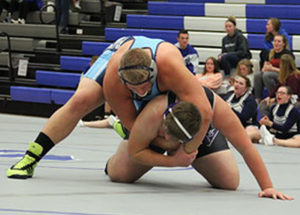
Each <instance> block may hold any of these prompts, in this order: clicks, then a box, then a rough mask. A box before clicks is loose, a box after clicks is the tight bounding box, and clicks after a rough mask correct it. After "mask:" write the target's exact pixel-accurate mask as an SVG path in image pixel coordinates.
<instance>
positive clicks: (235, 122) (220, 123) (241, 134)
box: [213, 96, 273, 190]
mask: <svg viewBox="0 0 300 215" xmlns="http://www.w3.org/2000/svg"><path fill="white" fill-rule="evenodd" d="M213 125H214V126H215V127H216V128H217V129H219V130H220V132H221V133H222V134H223V135H224V136H225V137H226V138H227V139H228V140H229V142H230V143H231V144H232V145H233V146H234V147H235V148H236V149H237V150H238V151H239V152H240V153H241V155H242V156H243V158H244V160H245V162H246V163H247V165H248V167H249V169H250V170H251V172H252V173H253V175H254V176H255V178H256V180H257V182H258V184H259V185H260V187H261V189H262V190H264V189H266V188H271V187H273V185H272V182H271V179H270V177H269V174H268V172H267V169H266V167H265V165H264V162H263V161H262V159H261V156H260V155H259V153H258V152H257V150H256V148H255V147H254V145H253V144H252V143H251V140H250V138H249V137H248V135H247V133H246V132H245V129H244V127H243V126H242V124H241V123H240V121H239V119H238V117H237V116H236V115H235V114H234V112H233V111H232V110H231V108H230V107H229V105H228V104H227V103H226V102H225V101H223V100H222V99H221V98H220V97H219V96H216V104H215V111H214V116H213Z"/></svg>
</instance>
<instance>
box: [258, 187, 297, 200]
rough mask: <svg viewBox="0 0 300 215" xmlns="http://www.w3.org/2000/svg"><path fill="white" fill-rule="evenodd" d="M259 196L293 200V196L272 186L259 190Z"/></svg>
mask: <svg viewBox="0 0 300 215" xmlns="http://www.w3.org/2000/svg"><path fill="white" fill-rule="evenodd" d="M258 196H259V197H268V198H273V199H281V200H293V199H294V198H293V197H291V196H288V195H286V194H283V193H281V192H279V191H278V190H275V189H274V188H267V189H264V190H262V191H260V192H259V194H258Z"/></svg>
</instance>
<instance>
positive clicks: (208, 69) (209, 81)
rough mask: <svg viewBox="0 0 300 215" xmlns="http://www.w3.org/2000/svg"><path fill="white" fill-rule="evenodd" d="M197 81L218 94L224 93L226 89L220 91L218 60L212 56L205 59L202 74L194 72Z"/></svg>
mask: <svg viewBox="0 0 300 215" xmlns="http://www.w3.org/2000/svg"><path fill="white" fill-rule="evenodd" d="M196 77H197V79H198V81H199V82H200V83H201V84H202V86H205V87H207V88H209V89H211V90H213V91H215V92H216V93H218V94H224V93H225V92H226V90H223V91H222V89H221V88H222V87H221V86H222V82H223V76H222V74H221V72H220V70H219V65H218V61H217V60H216V58H214V57H209V58H207V59H206V62H205V66H204V71H203V73H202V74H196Z"/></svg>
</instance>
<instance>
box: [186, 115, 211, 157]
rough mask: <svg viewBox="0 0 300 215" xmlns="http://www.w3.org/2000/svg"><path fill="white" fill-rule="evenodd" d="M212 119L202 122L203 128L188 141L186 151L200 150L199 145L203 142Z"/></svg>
mask: <svg viewBox="0 0 300 215" xmlns="http://www.w3.org/2000/svg"><path fill="white" fill-rule="evenodd" d="M209 123H210V120H206V122H202V125H201V129H200V131H199V132H198V134H197V135H196V136H195V137H194V139H193V140H192V141H190V142H188V143H187V144H186V145H185V146H184V151H185V152H186V153H188V154H189V153H192V152H194V151H196V150H198V148H199V146H200V145H201V144H202V141H203V139H204V137H205V135H206V133H207V130H208V128H209Z"/></svg>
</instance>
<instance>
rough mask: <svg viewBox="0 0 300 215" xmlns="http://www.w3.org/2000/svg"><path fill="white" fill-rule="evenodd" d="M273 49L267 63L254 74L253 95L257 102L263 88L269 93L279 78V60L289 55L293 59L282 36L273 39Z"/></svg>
mask: <svg viewBox="0 0 300 215" xmlns="http://www.w3.org/2000/svg"><path fill="white" fill-rule="evenodd" d="M273 44H274V48H273V49H272V50H271V51H270V54H269V61H266V62H265V63H264V66H263V68H262V70H261V72H258V73H255V74H254V93H255V97H256V98H257V101H258V102H260V100H261V99H262V98H263V94H262V93H263V88H264V86H265V87H266V88H267V90H268V92H271V91H272V90H273V89H274V88H275V86H276V84H277V82H278V76H279V67H280V58H281V56H282V55H284V54H289V55H291V56H293V58H295V57H294V55H293V53H292V52H291V51H290V50H288V48H287V45H288V44H287V39H286V37H285V36H283V35H276V36H275V37H274V42H273Z"/></svg>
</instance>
